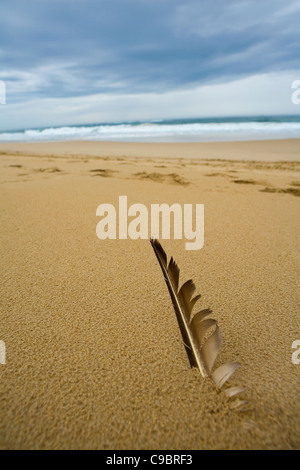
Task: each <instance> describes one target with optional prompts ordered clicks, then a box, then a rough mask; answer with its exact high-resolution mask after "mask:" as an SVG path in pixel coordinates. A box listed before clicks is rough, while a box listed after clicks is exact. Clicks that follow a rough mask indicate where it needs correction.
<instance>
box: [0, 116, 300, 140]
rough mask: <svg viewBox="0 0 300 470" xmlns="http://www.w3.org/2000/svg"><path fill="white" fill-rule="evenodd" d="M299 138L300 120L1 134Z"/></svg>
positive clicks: (40, 137)
mask: <svg viewBox="0 0 300 470" xmlns="http://www.w3.org/2000/svg"><path fill="white" fill-rule="evenodd" d="M297 137H300V122H268V121H267V122H257V121H250V122H201V123H180V124H176V123H174V124H164V123H163V122H161V123H157V122H156V123H155V122H150V123H147V122H146V123H140V124H109V125H95V126H80V127H79V126H65V127H56V128H54V127H49V128H45V129H41V130H38V129H27V130H24V131H21V132H3V133H0V142H40V141H61V140H120V141H130V140H132V141H145V142H146V141H159V142H161V141H222V140H248V139H249V140H251V139H272V138H297Z"/></svg>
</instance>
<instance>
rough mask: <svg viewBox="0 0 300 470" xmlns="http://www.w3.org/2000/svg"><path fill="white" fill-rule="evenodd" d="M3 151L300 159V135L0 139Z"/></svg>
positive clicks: (0, 147) (200, 158) (90, 154)
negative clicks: (229, 138) (228, 139)
mask: <svg viewBox="0 0 300 470" xmlns="http://www.w3.org/2000/svg"><path fill="white" fill-rule="evenodd" d="M0 154H2V155H3V154H6V155H12V156H17V155H26V156H29V155H30V156H37V155H40V156H55V155H58V154H59V156H60V157H63V156H65V157H68V156H71V157H73V158H74V157H78V156H81V157H82V156H86V157H99V158H107V157H109V158H119V157H123V158H126V157H130V158H143V157H144V158H159V157H160V158H170V159H178V158H180V159H181V158H183V159H187V158H191V159H199V160H203V159H205V160H234V161H245V160H246V161H265V162H272V161H274V162H275V161H276V162H279V161H300V139H279V140H251V141H239V142H238V141H236V142H178V143H173V142H170V143H169V142H168V143H167V142H164V143H156V142H148V143H140V142H105V141H81V140H79V141H62V142H34V143H0Z"/></svg>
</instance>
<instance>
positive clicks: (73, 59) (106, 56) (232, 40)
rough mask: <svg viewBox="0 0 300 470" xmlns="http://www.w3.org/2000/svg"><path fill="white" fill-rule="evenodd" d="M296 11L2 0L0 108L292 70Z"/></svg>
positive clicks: (235, 3) (246, 2) (271, 5)
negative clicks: (2, 103) (3, 93)
mask: <svg viewBox="0 0 300 470" xmlns="http://www.w3.org/2000/svg"><path fill="white" fill-rule="evenodd" d="M298 12H299V2H298V1H287V2H282V0H273V1H272V2H270V1H269V0H261V1H260V2H259V3H258V2H253V1H252V0H251V1H250V0H228V1H226V2H225V1H224V0H215V1H214V2H211V1H210V0H201V2H199V1H196V0H185V1H184V2H183V1H182V0H110V1H109V2H108V1H104V0H76V2H70V1H69V0H51V1H50V0H43V1H41V0H27V1H26V2H24V1H23V0H10V2H6V5H5V8H3V9H2V12H1V17H0V44H2V45H3V46H2V48H1V49H0V60H1V64H2V68H1V71H0V79H2V80H5V82H6V85H7V101H8V102H9V103H10V104H20V103H27V102H29V101H32V100H37V99H39V100H42V99H44V100H46V99H55V98H61V99H67V98H76V97H83V96H86V97H88V96H95V95H104V94H105V95H109V96H112V97H113V96H115V98H116V97H117V96H120V95H124V96H125V95H133V94H137V95H139V96H141V95H146V94H148V95H151V94H161V95H163V94H168V93H170V92H175V91H177V92H181V91H188V90H192V89H197V88H198V87H200V86H201V85H208V84H215V83H220V84H222V83H225V82H228V83H229V82H232V81H234V80H241V79H244V78H247V77H250V76H254V75H262V74H266V73H272V72H277V73H281V72H284V71H285V72H288V71H296V70H298V69H299V55H300V38H299V33H298V28H299V25H298V15H297V13H298ZM112 99H114V98H112ZM266 112H267V111H266ZM53 119H55V116H54V115H53Z"/></svg>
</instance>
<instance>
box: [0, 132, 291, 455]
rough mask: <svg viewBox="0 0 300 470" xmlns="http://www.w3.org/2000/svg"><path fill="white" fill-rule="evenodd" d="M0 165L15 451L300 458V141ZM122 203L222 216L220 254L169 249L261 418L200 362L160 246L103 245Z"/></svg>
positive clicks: (3, 377)
mask: <svg viewBox="0 0 300 470" xmlns="http://www.w3.org/2000/svg"><path fill="white" fill-rule="evenodd" d="M0 154H1V155H0V165H1V172H0V188H1V189H0V190H1V202H0V209H1V249H0V252H1V275H2V283H1V324H0V340H2V341H4V342H5V345H6V353H7V356H6V364H5V365H0V403H1V405H0V406H1V419H0V447H1V448H2V449H168V450H171V449H177V450H185V449H187V450H191V449H299V448H300V402H299V386H300V365H296V364H293V363H292V353H293V349H292V343H293V341H295V340H300V320H299V318H300V317H299V295H298V294H299V234H300V230H299V229H300V226H299V202H300V200H299V197H298V196H299V193H300V161H299V160H300V159H299V157H300V143H299V140H291V141H277V142H276V141H274V142H272V141H268V142H251V143H245V142H243V143H226V144H219V143H218V144H180V145H179V144H120V143H118V144H115V143H111V144H109V143H90V142H86V143H83V142H75V143H74V142H71V143H56V144H26V145H25V144H11V145H8V144H6V145H4V144H1V146H0ZM212 158H214V159H212ZM224 159H225V160H224ZM226 159H227V160H226ZM95 170H97V171H95ZM119 195H127V196H128V203H129V204H133V203H135V202H139V203H143V204H145V205H146V206H147V207H150V204H152V203H162V202H167V203H169V204H171V203H173V202H178V203H180V204H185V203H192V204H196V203H198V204H201V203H203V204H204V205H205V243H204V248H203V249H201V250H199V251H186V250H185V240H162V241H161V243H162V245H163V247H164V249H165V250H166V252H167V253H168V254H169V255H173V256H174V258H175V260H176V261H177V263H178V265H179V267H180V269H181V281H182V282H183V281H185V280H187V279H189V278H193V280H194V282H195V284H196V287H197V293H201V294H202V298H201V299H200V300H199V305H200V307H201V308H206V307H210V308H211V309H212V310H213V316H214V318H216V319H217V320H218V323H219V326H220V330H221V333H222V336H223V340H224V344H223V346H222V349H221V352H220V354H219V356H218V359H217V364H216V365H220V364H222V363H223V362H226V361H228V360H229V361H236V360H237V361H239V362H240V363H241V368H240V370H239V371H237V372H236V373H235V374H234V375H233V377H232V379H231V381H230V383H231V384H232V385H242V386H245V387H248V390H247V392H246V393H245V394H244V396H243V398H245V399H247V400H248V402H249V406H248V408H247V410H246V411H240V412H238V411H235V410H232V409H231V401H230V400H228V399H227V398H226V397H225V396H224V393H218V392H217V391H216V388H215V387H214V386H213V384H212V382H211V381H210V380H209V379H203V378H202V377H201V375H200V374H199V372H198V371H197V370H196V369H191V368H190V367H189V363H188V360H187V356H186V352H185V350H184V347H183V344H182V340H181V335H180V331H179V328H178V325H177V321H176V317H175V314H174V311H173V307H172V303H171V301H170V297H169V293H168V291H167V288H166V285H165V282H164V280H163V277H162V273H161V271H160V268H159V265H158V263H157V260H156V258H155V255H154V253H153V250H152V248H151V245H150V243H149V241H148V240H138V241H135V240H105V241H103V240H102V241H101V240H99V239H98V238H97V236H96V224H97V222H98V220H99V219H98V218H97V217H96V208H97V206H98V205H99V204H101V203H104V202H108V203H112V204H115V206H116V207H117V205H118V196H119Z"/></svg>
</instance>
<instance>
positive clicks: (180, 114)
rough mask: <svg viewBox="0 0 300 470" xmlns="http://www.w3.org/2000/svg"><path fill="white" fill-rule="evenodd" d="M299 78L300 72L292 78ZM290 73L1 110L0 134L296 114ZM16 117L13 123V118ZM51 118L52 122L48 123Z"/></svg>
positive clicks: (41, 102)
mask: <svg viewBox="0 0 300 470" xmlns="http://www.w3.org/2000/svg"><path fill="white" fill-rule="evenodd" d="M299 76H300V70H299V74H298V77H299ZM294 80H295V75H294V74H291V73H268V74H261V75H254V76H251V77H247V78H242V79H238V80H234V81H232V82H226V83H223V84H220V83H216V84H207V85H202V86H198V87H196V88H193V89H186V90H180V91H178V90H172V91H169V92H166V93H163V94H162V93H156V92H151V93H140V94H139V93H132V94H127V93H124V94H95V95H91V96H80V97H68V98H55V99H35V100H31V101H28V102H27V103H20V104H13V105H6V106H5V107H4V106H3V107H2V108H1V110H2V109H3V110H4V108H5V110H4V112H5V123H3V124H0V130H2V131H4V130H7V129H22V128H23V127H24V126H23V124H22V123H23V122H26V123H27V127H28V116H30V126H31V127H32V128H35V127H44V126H45V127H46V126H49V125H55V124H56V125H70V124H89V123H99V122H118V121H119V122H120V121H130V120H133V121H134V120H140V119H141V120H153V119H170V118H188V117H212V116H216V117H223V116H241V115H255V114H257V115H265V114H266V112H265V110H266V109H268V112H269V114H296V113H297V112H298V113H299V110H298V108H297V106H295V105H294V104H293V103H292V100H291V96H292V92H293V89H292V88H291V86H292V82H293V81H294ZM16 116H17V118H16ZM51 117H52V121H51Z"/></svg>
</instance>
